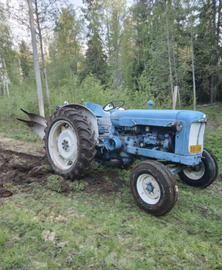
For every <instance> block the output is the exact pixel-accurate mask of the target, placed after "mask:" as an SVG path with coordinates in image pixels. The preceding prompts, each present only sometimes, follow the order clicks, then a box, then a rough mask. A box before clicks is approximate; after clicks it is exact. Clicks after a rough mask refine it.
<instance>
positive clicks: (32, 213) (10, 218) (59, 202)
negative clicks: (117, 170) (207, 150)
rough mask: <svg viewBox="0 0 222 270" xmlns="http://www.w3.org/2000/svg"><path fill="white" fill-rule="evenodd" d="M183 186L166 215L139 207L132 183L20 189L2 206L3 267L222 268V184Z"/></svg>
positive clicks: (0, 246)
mask: <svg viewBox="0 0 222 270" xmlns="http://www.w3.org/2000/svg"><path fill="white" fill-rule="evenodd" d="M179 190H180V194H179V202H178V203H177V205H176V206H175V208H174V209H173V211H171V212H170V213H169V214H168V215H166V216H163V217H159V218H156V217H153V216H150V215H147V214H146V213H145V212H143V211H141V210H140V209H138V207H137V206H136V205H135V204H134V202H133V199H132V195H131V193H130V190H129V189H128V188H123V189H122V190H121V191H120V192H118V193H117V194H112V195H104V196H99V194H91V195H89V194H87V193H85V192H74V193H72V194H70V195H69V196H67V197H65V196H64V194H61V193H55V192H51V191H49V190H45V189H44V188H42V187H40V186H36V187H35V189H34V190H33V193H32V194H24V193H18V194H17V195H14V196H13V197H11V198H10V199H5V202H4V204H3V205H1V206H0V224H1V231H0V269H221V268H222V255H221V248H222V238H221V231H222V224H221V215H222V210H221V203H222V196H221V195H222V185H221V182H218V181H217V182H216V183H215V184H214V185H212V186H211V187H209V188H208V189H205V190H199V189H193V188H191V187H188V186H185V185H184V184H182V183H179ZM215 191H216V192H215ZM188 202H189V203H188Z"/></svg>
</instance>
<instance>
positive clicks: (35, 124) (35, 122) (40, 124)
mask: <svg viewBox="0 0 222 270" xmlns="http://www.w3.org/2000/svg"><path fill="white" fill-rule="evenodd" d="M21 111H22V112H24V113H25V114H26V115H28V117H29V119H30V120H31V121H30V120H24V119H21V118H17V120H19V121H21V122H23V123H26V124H27V126H28V127H29V128H30V129H31V130H32V131H34V132H35V133H36V134H37V135H38V136H39V137H40V138H41V139H43V138H44V136H45V128H46V126H47V120H46V119H45V118H44V117H42V116H40V115H38V114H35V113H30V112H27V111H25V110H23V109H21Z"/></svg>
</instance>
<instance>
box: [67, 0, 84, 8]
mask: <svg viewBox="0 0 222 270" xmlns="http://www.w3.org/2000/svg"><path fill="white" fill-rule="evenodd" d="M69 2H70V3H71V4H73V5H74V6H75V7H79V6H82V0H69Z"/></svg>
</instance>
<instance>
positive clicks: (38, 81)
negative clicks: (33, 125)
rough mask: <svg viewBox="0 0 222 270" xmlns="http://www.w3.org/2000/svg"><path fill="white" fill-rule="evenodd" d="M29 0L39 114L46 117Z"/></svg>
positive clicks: (30, 7) (30, 8) (30, 1)
mask: <svg viewBox="0 0 222 270" xmlns="http://www.w3.org/2000/svg"><path fill="white" fill-rule="evenodd" d="M27 1H28V7H29V21H30V31H31V36H32V49H33V60H34V67H35V80H36V87H37V95H38V105H39V114H40V115H41V116H43V117H45V112H44V103H43V95H42V82H41V76H40V68H39V58H38V50H37V43H36V35H35V27H34V17H33V8H32V0H27Z"/></svg>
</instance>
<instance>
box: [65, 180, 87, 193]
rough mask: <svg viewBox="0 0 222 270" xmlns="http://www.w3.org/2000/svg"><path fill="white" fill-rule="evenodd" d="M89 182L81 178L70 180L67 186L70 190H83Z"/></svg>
mask: <svg viewBox="0 0 222 270" xmlns="http://www.w3.org/2000/svg"><path fill="white" fill-rule="evenodd" d="M88 185H89V184H88V183H87V182H85V181H83V180H80V181H74V182H70V184H69V188H70V190H72V191H76V192H79V191H83V190H84V189H85V188H86V187H87V186H88Z"/></svg>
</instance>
